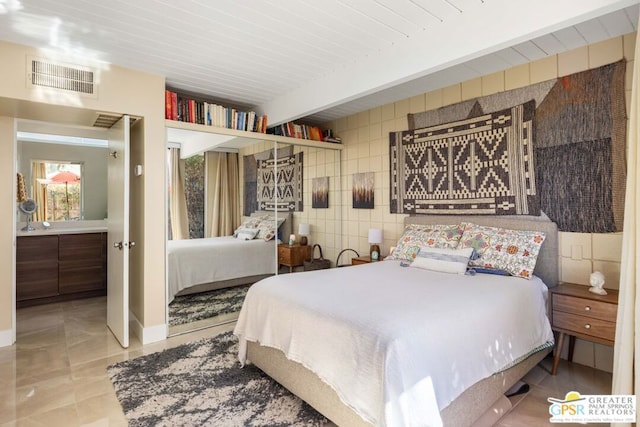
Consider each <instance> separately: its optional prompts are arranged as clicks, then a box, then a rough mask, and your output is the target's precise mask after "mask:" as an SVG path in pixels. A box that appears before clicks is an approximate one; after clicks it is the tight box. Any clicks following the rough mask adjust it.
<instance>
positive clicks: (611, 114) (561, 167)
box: [390, 60, 627, 233]
mask: <svg viewBox="0 0 640 427" xmlns="http://www.w3.org/2000/svg"><path fill="white" fill-rule="evenodd" d="M625 68H626V61H625V60H622V61H618V62H616V63H613V64H609V65H605V66H602V67H599V68H596V69H593V70H588V71H584V72H580V73H575V74H571V75H569V76H565V77H561V78H559V79H554V80H549V81H545V82H541V83H537V84H534V85H530V86H527V87H523V88H519V89H514V90H509V91H506V92H501V93H497V94H494V95H489V96H483V97H481V98H477V99H473V100H469V101H464V102H461V103H458V104H454V105H449V106H446V107H442V108H439V109H436V110H430V111H425V112H423V113H418V114H410V115H409V116H408V121H409V128H410V129H412V130H416V129H422V128H428V127H433V126H436V125H441V124H444V125H443V126H446V124H447V123H451V122H459V121H462V122H463V121H465V120H466V119H470V118H474V117H478V116H482V115H485V114H489V113H488V112H492V111H501V110H505V109H508V108H511V107H512V106H514V105H518V104H523V103H525V102H527V101H529V100H532V99H533V100H535V105H536V109H535V115H534V116H535V117H534V120H533V132H532V136H533V139H532V140H533V145H532V147H533V155H534V157H533V159H528V162H527V164H528V165H529V166H531V165H533V169H532V170H530V172H533V176H532V177H531V178H534V179H535V182H534V183H535V191H536V194H537V195H538V197H539V200H540V201H539V203H540V209H541V211H542V212H544V213H545V214H546V215H547V216H548V217H549V218H550V219H551V220H553V221H554V222H556V223H557V224H558V228H559V229H560V230H561V231H573V232H582V233H605V232H612V231H621V230H622V224H623V215H624V192H625V182H626V163H625V149H626V126H627V123H626V108H625V97H624V79H625V77H624V75H625ZM397 135H398V134H394V133H392V134H391V135H390V141H392V143H393V141H396V140H397ZM425 155H426V153H425ZM463 157H465V156H463ZM454 160H455V159H454ZM456 167H457V168H459V169H464V168H468V167H469V166H468V165H466V166H465V164H462V163H460V164H458V165H457V166H456ZM392 168H393V157H392ZM404 170H410V168H409V166H406V167H405V168H404ZM394 185H395V184H394V179H393V171H392V175H391V186H392V190H391V197H392V199H391V202H392V203H391V209H392V212H393V209H394V199H393V197H394V194H395V195H396V197H400V198H402V197H403V194H402V193H401V191H400V190H399V189H395V188H393V187H394ZM400 200H402V199H400ZM398 203H399V202H398ZM396 206H397V203H396ZM396 209H397V208H396ZM532 212H534V211H532ZM425 213H431V211H429V212H425ZM434 213H435V212H434ZM440 213H442V212H440ZM454 213H459V212H454Z"/></svg>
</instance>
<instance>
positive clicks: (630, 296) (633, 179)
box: [612, 32, 640, 427]
mask: <svg viewBox="0 0 640 427" xmlns="http://www.w3.org/2000/svg"><path fill="white" fill-rule="evenodd" d="M638 35H640V32H638V34H637V35H636V46H635V59H634V61H633V83H632V87H631V110H630V113H629V139H628V142H627V146H628V151H627V188H626V194H625V206H624V231H623V234H622V264H621V266H620V294H619V297H618V321H617V326H616V342H615V346H614V356H613V385H612V394H636V395H637V394H638V391H639V390H638V388H639V387H640V375H639V372H638V371H639V369H638V368H640V366H638V364H639V363H640V357H639V356H640V354H639V352H640V346H639V344H640V300H639V298H640V286H639V284H638V279H640V276H639V275H638V273H639V271H640V258H639V257H640V230H639V229H638V224H639V223H640V197H638V195H637V191H638V189H639V188H640V171H639V170H638V165H639V164H640V151H639V150H638V143H640V141H639V140H638V126H640V118H639V113H640V110H639V109H640V98H639V96H640V94H639V93H638V90H640V86H639V85H640V80H639V79H640V38H639V37H638ZM612 425H614V426H619V427H622V426H629V425H631V424H629V423H613V424H612Z"/></svg>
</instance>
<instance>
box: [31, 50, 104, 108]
mask: <svg viewBox="0 0 640 427" xmlns="http://www.w3.org/2000/svg"><path fill="white" fill-rule="evenodd" d="M27 86H28V87H30V88H32V89H35V88H48V89H52V90H58V91H65V92H73V93H76V94H78V95H81V96H83V97H90V98H97V97H98V92H97V89H98V87H97V84H96V73H95V70H94V69H92V68H89V67H85V66H81V65H75V64H65V63H62V62H56V61H52V60H49V59H43V58H34V57H27Z"/></svg>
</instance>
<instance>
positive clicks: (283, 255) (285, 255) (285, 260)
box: [278, 246, 293, 264]
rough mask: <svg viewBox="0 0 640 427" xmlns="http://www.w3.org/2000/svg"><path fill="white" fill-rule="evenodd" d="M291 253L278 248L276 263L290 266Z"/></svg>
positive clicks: (285, 249) (280, 247)
mask: <svg viewBox="0 0 640 427" xmlns="http://www.w3.org/2000/svg"><path fill="white" fill-rule="evenodd" d="M292 254H293V251H291V250H289V249H287V248H284V247H282V246H278V261H279V262H280V263H281V264H291V255H292Z"/></svg>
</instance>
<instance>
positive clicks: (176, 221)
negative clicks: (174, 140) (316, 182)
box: [167, 144, 291, 335]
mask: <svg viewBox="0 0 640 427" xmlns="http://www.w3.org/2000/svg"><path fill="white" fill-rule="evenodd" d="M235 151H239V150H235ZM239 159H241V155H240V154H239V153H238V152H226V151H205V152H204V153H198V154H195V155H191V156H188V157H186V158H181V146H179V145H176V144H171V145H170V146H169V148H168V153H167V165H168V171H167V176H168V201H169V215H168V227H167V228H168V230H167V233H168V242H167V266H168V267H167V270H168V271H167V298H168V302H169V306H168V324H169V335H175V334H179V333H182V332H186V331H191V330H194V329H200V328H205V327H209V326H213V325H217V324H222V323H227V322H231V321H234V320H235V319H236V318H237V313H238V311H239V310H240V306H241V305H242V301H243V300H244V295H245V294H246V291H247V289H248V287H249V286H250V285H251V284H252V283H255V282H256V281H258V280H260V279H262V278H265V277H269V276H271V275H273V274H275V268H276V262H277V261H276V259H275V258H276V256H275V254H276V249H275V244H276V240H275V239H273V238H271V239H265V238H263V237H264V236H260V237H261V238H259V239H258V238H256V239H251V240H246V237H243V236H234V232H235V231H236V229H237V228H238V227H239V226H240V225H241V224H242V223H243V221H245V220H246V219H247V217H243V216H242V215H241V210H240V209H241V202H240V201H241V197H242V191H243V189H242V188H241V180H240V176H241V175H240V169H241V166H240V160H239ZM278 216H283V219H285V218H286V216H285V214H284V213H281V214H279V215H278ZM250 217H252V218H256V219H260V221H263V224H264V223H268V222H270V224H271V226H272V227H273V226H274V225H275V224H276V215H275V214H274V213H267V212H254V213H252V215H250ZM285 222H287V221H285ZM282 227H283V228H286V227H289V228H288V229H290V227H291V219H289V221H288V224H287V225H286V226H285V225H284V224H283V225H282Z"/></svg>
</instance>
